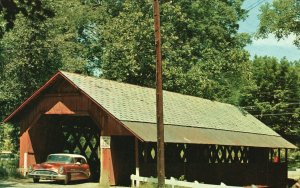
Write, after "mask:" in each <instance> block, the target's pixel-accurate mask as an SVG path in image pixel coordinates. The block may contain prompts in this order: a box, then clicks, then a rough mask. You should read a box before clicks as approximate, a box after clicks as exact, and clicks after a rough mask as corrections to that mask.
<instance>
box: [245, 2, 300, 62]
mask: <svg viewBox="0 0 300 188" xmlns="http://www.w3.org/2000/svg"><path fill="white" fill-rule="evenodd" d="M266 2H272V0H245V2H244V4H243V8H245V9H247V10H249V9H251V10H250V12H249V16H248V18H247V19H246V20H245V21H244V22H240V29H239V31H240V32H247V33H250V34H254V33H255V32H256V30H257V28H258V24H259V20H258V15H259V8H260V6H261V5H263V4H264V3H266ZM294 37H295V36H289V37H287V38H285V39H282V40H279V41H278V40H277V39H275V37H274V35H269V37H268V38H266V39H256V40H253V41H252V44H250V45H248V46H247V47H246V49H247V50H248V51H249V52H250V54H251V57H254V55H258V56H265V55H267V56H274V57H277V58H278V59H281V58H283V57H286V58H287V59H288V60H290V61H294V60H299V59H300V49H298V48H297V47H296V46H295V45H293V38H294Z"/></svg>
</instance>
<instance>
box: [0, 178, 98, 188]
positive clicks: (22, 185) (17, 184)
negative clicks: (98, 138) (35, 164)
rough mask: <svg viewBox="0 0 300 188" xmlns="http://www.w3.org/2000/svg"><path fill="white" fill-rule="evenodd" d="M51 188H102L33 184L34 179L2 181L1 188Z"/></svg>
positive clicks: (85, 184) (95, 186) (84, 184)
mask: <svg viewBox="0 0 300 188" xmlns="http://www.w3.org/2000/svg"><path fill="white" fill-rule="evenodd" d="M4 187H5V188H44V187H45V188H50V187H54V188H56V187H70V188H71V187H75V188H100V187H103V186H100V185H99V183H94V182H76V181H75V182H71V183H70V184H69V185H64V184H63V183H60V182H53V181H47V180H41V181H40V183H33V182H32V179H10V180H0V188H4Z"/></svg>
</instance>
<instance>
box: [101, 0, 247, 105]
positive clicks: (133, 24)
mask: <svg viewBox="0 0 300 188" xmlns="http://www.w3.org/2000/svg"><path fill="white" fill-rule="evenodd" d="M105 2H106V3H105ZM109 2H110V1H104V3H103V4H104V5H103V6H104V9H105V10H106V12H109V13H110V16H109V18H108V23H109V24H107V25H104V26H103V27H102V28H100V33H101V36H102V37H103V43H104V44H103V45H104V46H105V48H104V49H103V56H102V71H103V72H102V73H103V76H104V77H106V78H109V79H114V80H119V81H124V82H129V83H133V84H138V85H143V86H148V87H153V86H154V83H155V52H154V31H153V15H152V14H153V13H152V12H153V10H152V2H151V1H139V2H132V1H124V3H123V4H122V6H120V5H116V6H111V4H109ZM200 5H201V6H200ZM244 17H245V11H244V10H243V9H241V1H217V0H216V1H205V2H203V1H185V0H181V1H176V2H175V1H164V2H161V33H162V53H163V54H162V56H163V69H164V71H163V74H164V75H163V77H164V89H166V90H171V91H176V92H181V93H185V94H190V95H196V96H201V97H205V98H209V99H218V100H225V101H226V100H227V99H229V98H230V96H231V94H232V90H231V89H232V88H234V89H236V90H237V88H238V87H239V86H241V84H243V81H244V80H245V79H244V78H243V75H244V73H245V70H246V69H247V61H248V58H249V55H248V52H246V51H245V50H244V49H243V47H244V46H245V45H246V44H247V43H248V42H249V36H248V35H246V34H238V33H237V29H238V21H239V20H241V19H243V18H244Z"/></svg>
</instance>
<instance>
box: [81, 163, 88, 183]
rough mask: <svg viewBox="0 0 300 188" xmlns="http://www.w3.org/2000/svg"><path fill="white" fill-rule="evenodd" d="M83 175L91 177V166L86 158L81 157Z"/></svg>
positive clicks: (83, 176) (84, 177)
mask: <svg viewBox="0 0 300 188" xmlns="http://www.w3.org/2000/svg"><path fill="white" fill-rule="evenodd" d="M81 175H82V179H88V178H89V177H90V167H89V165H88V163H87V162H86V160H85V159H84V158H81Z"/></svg>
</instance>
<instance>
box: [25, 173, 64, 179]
mask: <svg viewBox="0 0 300 188" xmlns="http://www.w3.org/2000/svg"><path fill="white" fill-rule="evenodd" d="M28 177H30V178H39V179H46V180H64V179H66V175H63V174H43V173H39V172H30V173H28Z"/></svg>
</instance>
